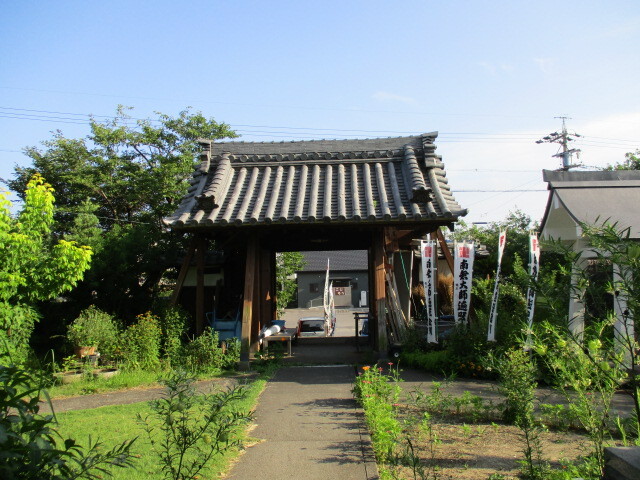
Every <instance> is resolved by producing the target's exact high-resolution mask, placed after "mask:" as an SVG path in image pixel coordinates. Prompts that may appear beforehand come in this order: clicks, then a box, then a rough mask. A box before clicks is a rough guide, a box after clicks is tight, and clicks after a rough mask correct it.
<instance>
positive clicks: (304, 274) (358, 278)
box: [297, 250, 369, 308]
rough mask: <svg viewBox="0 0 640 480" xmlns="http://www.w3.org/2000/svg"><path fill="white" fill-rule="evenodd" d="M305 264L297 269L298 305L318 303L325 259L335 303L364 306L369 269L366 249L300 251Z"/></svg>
mask: <svg viewBox="0 0 640 480" xmlns="http://www.w3.org/2000/svg"><path fill="white" fill-rule="evenodd" d="M302 254H303V255H304V260H305V262H306V263H305V266H304V267H303V268H302V270H300V271H299V272H297V277H298V307H299V308H310V307H320V306H322V297H323V294H324V284H325V279H326V275H327V259H328V260H329V280H330V281H331V282H333V294H334V300H335V305H336V307H365V306H368V304H367V302H368V291H369V273H368V269H369V267H368V265H369V264H368V257H367V251H366V250H342V251H329V252H302Z"/></svg>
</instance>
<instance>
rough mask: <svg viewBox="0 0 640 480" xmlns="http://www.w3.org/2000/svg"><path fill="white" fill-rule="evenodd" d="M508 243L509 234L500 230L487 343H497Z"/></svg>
mask: <svg viewBox="0 0 640 480" xmlns="http://www.w3.org/2000/svg"><path fill="white" fill-rule="evenodd" d="M506 241H507V232H506V231H502V230H500V237H499V239H498V268H497V269H496V283H495V285H494V287H493V297H492V298H491V311H490V312H489V330H488V332H487V341H489V342H495V341H496V322H497V320H498V296H499V295H500V266H501V265H502V254H503V252H504V245H505V243H506Z"/></svg>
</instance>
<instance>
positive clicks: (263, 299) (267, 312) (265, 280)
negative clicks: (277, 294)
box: [258, 249, 275, 331]
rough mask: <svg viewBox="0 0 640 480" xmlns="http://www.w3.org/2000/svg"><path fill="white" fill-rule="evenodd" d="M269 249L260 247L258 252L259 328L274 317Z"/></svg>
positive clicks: (270, 253) (270, 254)
mask: <svg viewBox="0 0 640 480" xmlns="http://www.w3.org/2000/svg"><path fill="white" fill-rule="evenodd" d="M272 256H273V252H272V251H271V250H266V249H262V250H261V252H260V303H261V304H262V305H261V308H260V325H259V327H258V331H259V329H260V328H262V327H264V326H266V325H269V324H270V323H271V322H272V321H273V320H274V319H275V317H274V316H273V305H272V304H273V290H272V282H271V277H272V275H271V257H272Z"/></svg>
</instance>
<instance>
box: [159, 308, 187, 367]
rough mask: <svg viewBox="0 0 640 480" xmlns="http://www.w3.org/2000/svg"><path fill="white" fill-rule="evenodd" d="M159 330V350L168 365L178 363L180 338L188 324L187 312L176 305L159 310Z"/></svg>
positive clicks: (180, 345)
mask: <svg viewBox="0 0 640 480" xmlns="http://www.w3.org/2000/svg"><path fill="white" fill-rule="evenodd" d="M159 317H160V330H161V331H162V337H161V343H160V352H161V355H162V357H163V358H165V359H167V361H168V362H169V364H170V365H178V364H179V363H180V358H179V356H180V354H181V347H182V338H183V336H184V334H185V332H186V330H187V326H188V324H189V316H188V314H187V312H185V311H184V310H183V309H181V308H178V307H168V308H163V309H162V311H161V312H160V315H159Z"/></svg>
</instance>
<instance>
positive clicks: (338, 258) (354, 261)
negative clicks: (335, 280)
mask: <svg viewBox="0 0 640 480" xmlns="http://www.w3.org/2000/svg"><path fill="white" fill-rule="evenodd" d="M301 253H302V255H304V261H305V262H306V263H305V265H304V267H302V270H301V271H302V272H323V271H325V270H326V269H327V259H329V269H330V270H331V271H332V272H337V271H347V270H349V271H353V270H367V269H368V268H369V260H368V256H367V251H366V250H341V251H327V252H301Z"/></svg>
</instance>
